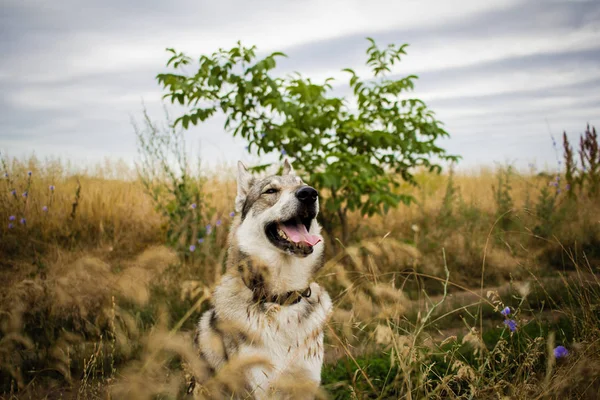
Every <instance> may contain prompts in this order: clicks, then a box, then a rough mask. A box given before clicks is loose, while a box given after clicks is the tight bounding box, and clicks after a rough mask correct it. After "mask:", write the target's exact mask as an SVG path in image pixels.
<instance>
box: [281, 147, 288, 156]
mask: <svg viewBox="0 0 600 400" xmlns="http://www.w3.org/2000/svg"><path fill="white" fill-rule="evenodd" d="M286 154H287V152H286V151H285V149H284V148H283V147H282V148H281V155H282V156H285V155H286Z"/></svg>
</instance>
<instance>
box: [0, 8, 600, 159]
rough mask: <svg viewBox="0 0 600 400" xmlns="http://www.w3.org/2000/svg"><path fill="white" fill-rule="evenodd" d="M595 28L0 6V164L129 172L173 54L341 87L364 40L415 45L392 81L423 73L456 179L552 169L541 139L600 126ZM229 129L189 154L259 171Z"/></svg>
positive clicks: (473, 19) (397, 16)
mask: <svg viewBox="0 0 600 400" xmlns="http://www.w3.org/2000/svg"><path fill="white" fill-rule="evenodd" d="M259 4H260V5H259ZM599 22H600V1H599V0H502V1H499V0H488V1H481V0H478V1H474V0H460V1H459V0H454V1H450V0H396V1H375V0H371V1H368V2H367V1H356V0H343V1H337V0H336V1H325V0H320V1H319V0H294V1H289V0H267V1H261V2H249V1H241V0H220V1H204V0H195V1H158V0H145V1H142V0H134V1H127V2H126V1H122V0H102V1H95V0H94V1H91V0H54V1H47V0H40V1H30V0H3V1H2V2H1V5H0V54H1V55H2V56H1V57H0V93H1V97H0V150H1V151H2V152H3V153H8V154H10V155H14V156H23V155H27V154H31V153H32V152H35V154H36V155H38V156H41V157H45V156H60V157H63V158H68V159H71V160H73V161H75V162H78V163H93V162H96V161H99V160H102V159H103V158H104V157H110V158H114V159H116V158H123V159H125V160H127V161H129V162H131V161H132V160H134V159H135V157H136V142H135V135H134V132H133V129H132V125H131V118H132V117H133V118H139V117H140V116H141V110H142V102H143V103H144V104H145V105H146V106H147V108H148V109H149V111H150V113H151V114H152V115H153V116H154V117H155V118H157V119H159V120H160V118H161V117H162V113H161V107H162V105H161V94H162V93H161V89H160V87H159V86H158V84H157V82H156V80H155V76H156V74H157V73H158V72H161V71H163V70H164V65H165V62H166V60H167V59H168V56H167V54H166V53H165V51H164V49H165V48H166V47H174V48H176V49H178V50H181V51H185V52H187V53H189V54H190V55H192V56H198V55H200V54H202V53H209V52H212V51H214V50H215V49H217V48H218V47H231V46H233V45H234V44H235V42H236V41H237V40H242V41H243V43H245V44H248V45H250V44H256V45H257V46H258V48H259V51H261V52H265V53H266V52H268V51H275V50H281V51H283V52H285V53H286V54H288V56H289V58H288V59H286V60H285V61H283V62H282V63H281V64H280V68H281V71H282V73H285V72H287V71H289V72H292V71H300V72H301V73H303V74H304V75H307V76H311V77H313V78H315V79H323V78H325V77H328V76H333V77H338V78H339V83H340V85H341V84H343V83H344V82H346V81H347V77H346V76H345V75H344V74H342V73H340V70H341V69H342V68H345V67H352V68H354V69H355V70H357V71H358V72H359V74H360V73H361V72H363V73H362V75H363V76H365V75H366V70H365V67H364V61H365V56H364V51H365V49H366V47H367V42H366V41H365V37H367V36H371V37H373V38H375V39H376V40H377V42H378V43H379V44H380V45H385V44H387V43H398V44H401V43H409V44H410V47H409V49H408V56H407V57H406V58H405V59H404V61H403V62H402V63H401V65H400V66H399V68H398V69H397V70H396V71H395V73H398V74H400V75H402V74H409V73H410V74H417V75H419V81H418V82H417V86H416V90H415V94H416V95H417V96H419V97H421V98H422V99H424V100H425V101H426V102H427V103H428V105H429V106H430V107H431V108H432V109H433V110H434V111H435V112H436V113H437V115H438V117H439V119H440V120H442V121H443V122H444V123H445V125H446V128H447V130H448V131H449V132H450V134H451V136H452V137H451V139H450V140H448V141H446V142H444V145H445V146H446V147H447V148H448V150H449V151H450V152H452V153H455V154H460V155H462V156H463V161H462V166H463V167H466V168H470V167H473V166H476V165H482V164H487V165H492V164H493V163H494V162H501V163H504V162H514V163H516V164H517V165H519V166H524V165H527V164H528V163H529V162H536V163H537V165H538V166H540V167H544V166H545V165H547V166H549V167H555V165H556V161H555V160H556V158H555V154H554V151H553V148H552V142H551V139H550V134H553V135H555V136H558V135H560V134H561V133H562V131H563V130H566V131H567V132H568V133H569V134H570V135H571V137H573V138H574V137H576V136H577V135H578V134H579V133H580V132H581V131H582V130H583V129H584V128H585V124H586V123H587V122H590V123H592V124H595V125H597V126H598V125H600V23H599ZM222 123H223V120H222V119H215V120H213V121H211V122H209V123H207V124H205V125H204V126H202V127H199V128H194V129H192V130H191V131H190V132H188V133H187V134H186V138H187V141H188V145H189V146H190V148H192V149H198V148H199V149H200V150H199V153H200V155H201V156H202V158H203V160H204V162H205V163H207V164H213V165H214V164H215V163H219V162H223V161H227V162H230V161H232V160H235V159H237V158H242V159H245V160H249V161H252V159H249V158H248V156H247V155H245V154H244V146H245V144H244V142H243V141H241V140H233V139H232V138H231V137H230V135H229V134H227V133H225V132H224V131H223V129H222ZM599 127H600V126H599Z"/></svg>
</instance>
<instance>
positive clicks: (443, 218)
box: [438, 169, 457, 226]
mask: <svg viewBox="0 0 600 400" xmlns="http://www.w3.org/2000/svg"><path fill="white" fill-rule="evenodd" d="M456 199H457V189H456V185H455V184H454V171H453V169H450V173H449V174H448V183H447V184H446V192H445V193H444V199H443V200H442V205H441V207H440V212H439V214H438V220H439V221H440V223H442V224H443V225H446V226H447V225H451V224H452V223H453V222H454V221H455V218H454V208H455V203H456Z"/></svg>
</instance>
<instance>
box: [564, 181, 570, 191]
mask: <svg viewBox="0 0 600 400" xmlns="http://www.w3.org/2000/svg"><path fill="white" fill-rule="evenodd" d="M565 190H567V191H568V190H571V185H569V184H568V183H567V186H565Z"/></svg>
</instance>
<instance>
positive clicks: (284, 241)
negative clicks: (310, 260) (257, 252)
mask: <svg viewBox="0 0 600 400" xmlns="http://www.w3.org/2000/svg"><path fill="white" fill-rule="evenodd" d="M311 222H312V218H304V219H302V218H293V219H290V220H287V221H283V222H272V223H270V224H268V225H267V227H266V234H267V237H268V238H269V240H270V241H271V243H272V244H273V245H274V246H276V247H278V248H280V249H282V250H284V251H287V252H291V253H293V254H295V255H299V256H307V255H309V254H311V253H312V252H313V246H315V245H316V244H317V243H319V242H320V241H321V237H320V236H317V235H312V234H310V233H309V232H308V231H309V229H310V224H311Z"/></svg>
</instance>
